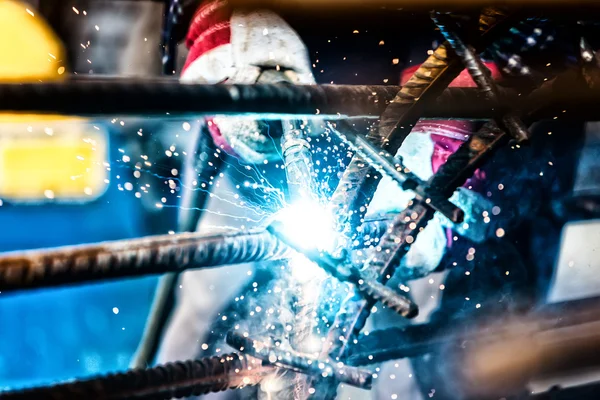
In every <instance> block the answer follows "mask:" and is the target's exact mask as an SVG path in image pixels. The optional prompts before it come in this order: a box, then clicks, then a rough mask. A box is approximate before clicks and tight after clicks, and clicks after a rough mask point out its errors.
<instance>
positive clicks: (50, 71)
mask: <svg viewBox="0 0 600 400" xmlns="http://www.w3.org/2000/svg"><path fill="white" fill-rule="evenodd" d="M64 63H65V51H64V49H63V46H62V45H61V43H60V40H59V39H58V37H57V36H56V35H55V34H54V32H53V31H52V29H51V28H50V27H49V26H48V24H47V23H46V22H45V21H44V20H43V19H42V18H41V16H39V15H36V13H35V11H34V10H33V9H32V8H30V7H28V6H27V5H26V4H23V3H21V2H18V1H13V0H0V81H4V82H25V81H28V82H38V81H49V80H56V79H62V78H64V76H65V67H64Z"/></svg>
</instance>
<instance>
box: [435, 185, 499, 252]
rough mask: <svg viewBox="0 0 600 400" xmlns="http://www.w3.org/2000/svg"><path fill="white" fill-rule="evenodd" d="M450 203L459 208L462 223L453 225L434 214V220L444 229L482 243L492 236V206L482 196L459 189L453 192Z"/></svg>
mask: <svg viewBox="0 0 600 400" xmlns="http://www.w3.org/2000/svg"><path fill="white" fill-rule="evenodd" d="M450 201H451V202H452V203H454V204H455V205H457V206H458V207H460V209H461V210H463V211H464V213H465V218H464V221H463V222H462V223H460V224H455V223H453V222H452V221H450V220H449V219H448V218H446V217H445V216H443V215H442V214H440V213H436V214H435V216H436V218H435V219H436V220H437V221H438V222H439V223H440V224H441V225H442V226H444V227H446V228H451V229H452V230H453V231H455V232H456V233H458V234H459V235H460V236H462V237H465V238H467V239H469V240H472V241H474V242H476V243H482V242H484V241H485V240H487V239H489V238H490V237H491V235H492V234H494V229H493V228H492V227H494V226H495V224H491V223H490V221H491V219H492V218H494V216H493V209H494V204H493V203H492V202H491V201H490V200H488V199H487V198H486V197H484V196H483V195H482V194H480V193H477V192H474V191H472V190H469V189H467V188H464V187H461V188H458V190H457V191H455V192H454V194H453V195H452V197H450Z"/></svg>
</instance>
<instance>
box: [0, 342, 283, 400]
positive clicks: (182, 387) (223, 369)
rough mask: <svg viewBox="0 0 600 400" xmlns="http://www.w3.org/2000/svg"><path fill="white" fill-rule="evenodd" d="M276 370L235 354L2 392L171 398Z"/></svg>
mask: <svg viewBox="0 0 600 400" xmlns="http://www.w3.org/2000/svg"><path fill="white" fill-rule="evenodd" d="M273 370H274V369H273V368H272V367H263V366H262V365H261V362H260V361H258V360H255V359H250V358H248V357H247V356H245V355H239V354H235V353H232V354H226V355H223V356H220V357H210V358H201V359H198V360H188V361H178V362H174V363H169V364H165V365H159V366H156V367H153V368H148V369H141V368H140V369H134V370H129V371H127V372H123V373H117V374H110V375H105V376H100V377H94V378H90V379H84V380H77V381H75V382H67V383H60V384H57V385H52V386H46V387H37V388H33V389H25V390H16V391H10V392H0V399H2V400H26V399H47V400H51V399H52V400H54V399H55V400H59V399H87V400H93V399H97V400H100V399H112V400H118V399H132V398H135V399H138V400H144V399H147V400H150V399H152V400H159V399H163V400H168V399H172V398H182V397H188V396H199V395H202V394H207V393H211V392H220V391H223V390H227V389H237V388H240V387H244V386H252V385H257V384H258V383H260V381H261V380H262V378H263V377H264V376H265V375H267V374H268V373H272V372H273Z"/></svg>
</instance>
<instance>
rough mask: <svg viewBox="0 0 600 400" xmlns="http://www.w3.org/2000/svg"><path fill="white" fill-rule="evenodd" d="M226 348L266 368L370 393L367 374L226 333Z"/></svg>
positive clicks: (370, 380) (366, 372) (368, 374)
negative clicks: (262, 363) (257, 360)
mask: <svg viewBox="0 0 600 400" xmlns="http://www.w3.org/2000/svg"><path fill="white" fill-rule="evenodd" d="M227 344H228V345H230V346H231V347H233V348H235V349H236V350H239V351H241V352H243V353H247V354H248V355H250V356H252V357H256V358H259V359H261V360H263V361H264V362H265V363H266V364H267V365H275V366H277V367H281V368H287V369H291V370H294V371H296V372H300V373H303V374H308V375H314V376H322V377H324V378H327V377H330V378H334V379H335V380H336V381H338V382H343V383H347V384H348V385H352V386H356V387H359V388H363V389H370V388H371V385H372V382H373V375H372V373H371V372H370V371H367V370H360V369H358V368H356V367H348V366H345V365H343V364H341V363H334V362H332V361H331V360H319V359H316V358H312V357H309V356H307V355H305V354H302V353H299V352H297V351H294V350H292V349H282V348H281V347H280V346H276V345H271V344H269V343H265V342H261V341H257V340H254V339H252V338H249V337H248V336H247V335H241V334H239V333H236V332H228V333H227Z"/></svg>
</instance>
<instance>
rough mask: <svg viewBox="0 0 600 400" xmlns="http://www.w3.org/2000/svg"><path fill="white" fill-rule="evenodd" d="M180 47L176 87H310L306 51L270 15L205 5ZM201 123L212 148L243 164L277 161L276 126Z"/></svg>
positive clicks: (230, 120) (227, 120)
mask: <svg viewBox="0 0 600 400" xmlns="http://www.w3.org/2000/svg"><path fill="white" fill-rule="evenodd" d="M186 44H187V46H188V47H189V49H190V52H189V55H188V59H187V60H186V64H185V66H184V69H183V72H182V75H181V81H182V82H190V83H208V84H215V83H232V84H254V83H283V82H285V83H288V84H314V83H315V79H314V77H313V75H312V70H311V65H310V59H309V57H308V52H307V49H306V46H305V45H304V43H303V42H302V40H301V39H300V37H299V36H298V34H297V33H296V32H295V31H294V30H293V29H292V28H291V27H290V26H289V25H288V24H287V23H286V22H285V21H284V20H283V19H281V18H280V17H279V16H278V15H276V14H274V13H273V12H271V11H266V10H259V11H239V10H233V9H231V7H230V6H229V5H228V3H227V1H223V0H216V1H208V2H205V3H203V5H202V6H201V7H200V8H199V9H198V11H197V12H196V15H195V16H194V18H193V20H192V23H191V25H190V29H189V31H188V35H187V38H186ZM207 122H208V125H209V130H210V132H211V135H212V136H213V138H214V140H215V143H216V144H217V145H218V146H220V147H222V148H223V149H224V150H225V151H227V152H229V153H233V154H235V155H238V156H239V157H240V158H242V159H243V160H244V161H246V162H250V163H262V162H263V161H264V160H278V159H280V154H281V151H280V149H279V140H278V139H277V137H278V136H281V130H282V128H281V123H280V122H279V121H261V120H255V119H251V118H242V117H225V116H222V117H216V118H213V119H208V120H207ZM310 130H311V132H312V133H315V134H316V132H317V129H310Z"/></svg>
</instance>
